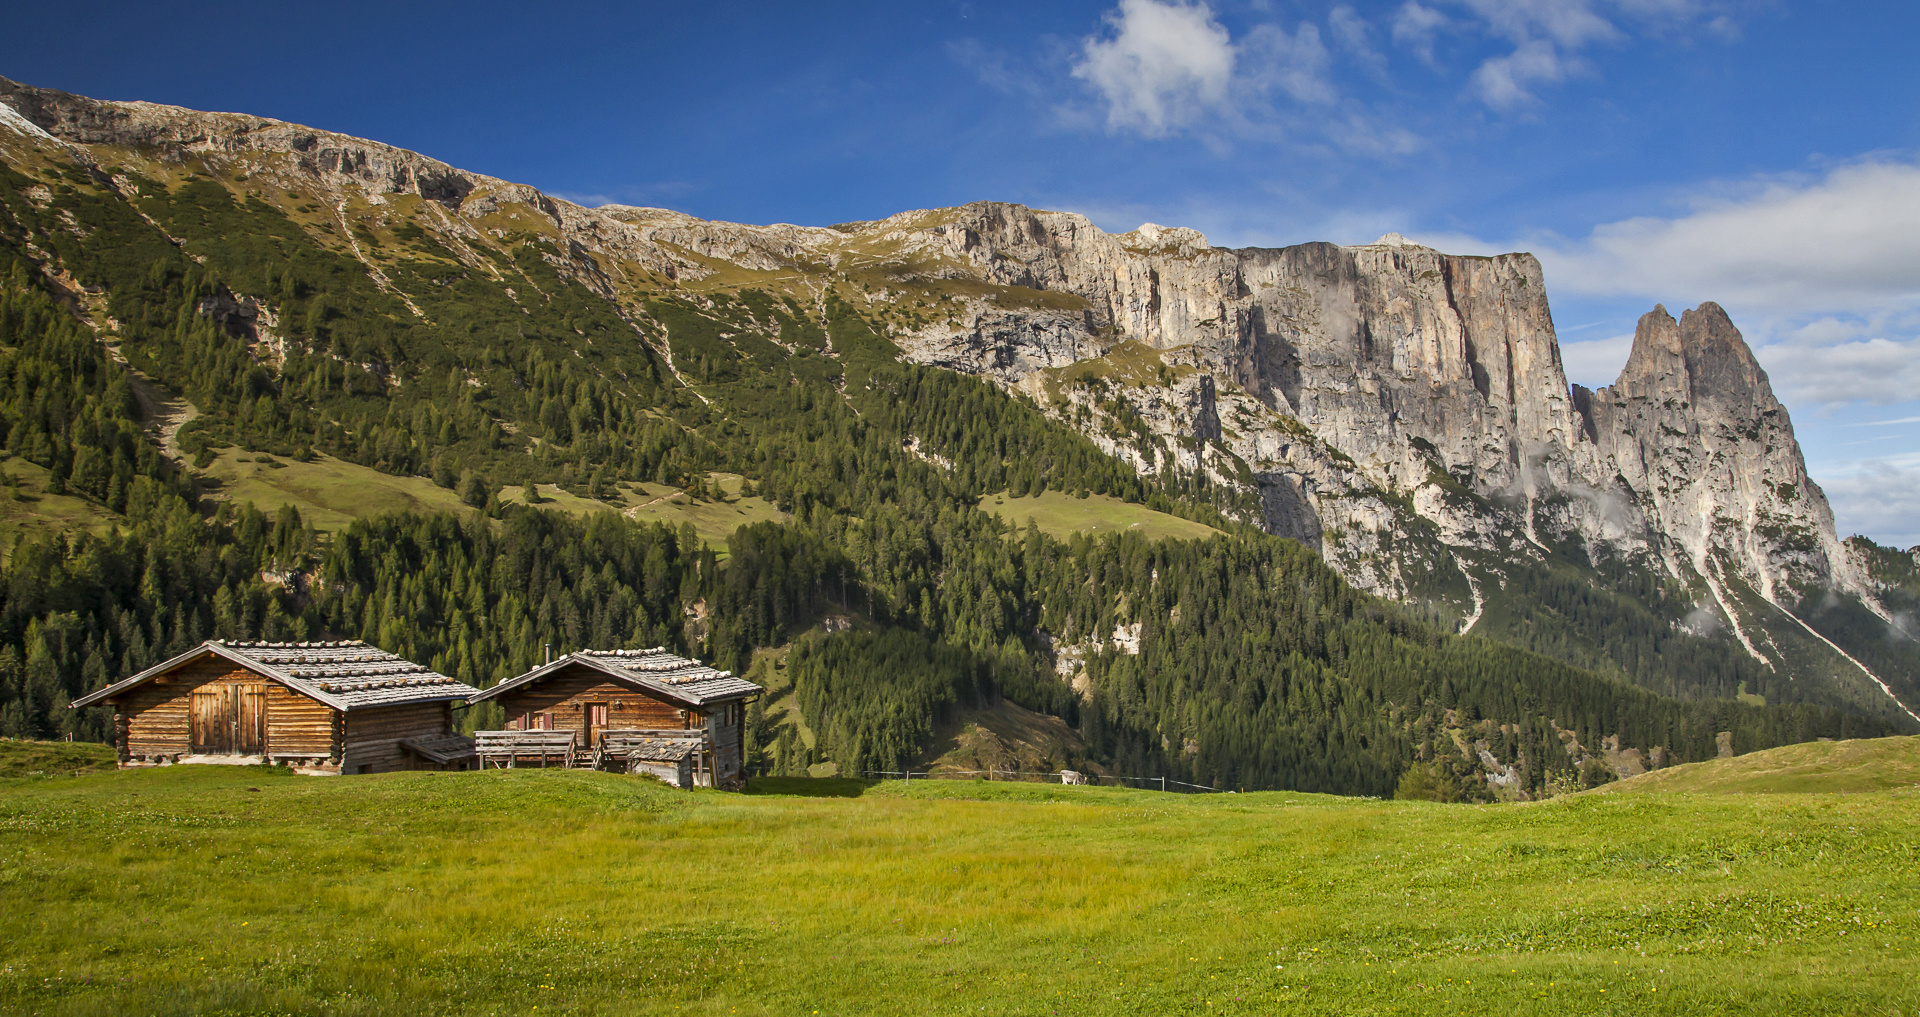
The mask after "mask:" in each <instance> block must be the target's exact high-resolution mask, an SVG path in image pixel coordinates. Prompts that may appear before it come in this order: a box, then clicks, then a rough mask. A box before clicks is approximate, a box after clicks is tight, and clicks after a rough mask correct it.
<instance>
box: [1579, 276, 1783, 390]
mask: <svg viewBox="0 0 1920 1017" xmlns="http://www.w3.org/2000/svg"><path fill="white" fill-rule="evenodd" d="M1614 388H1615V389H1616V390H1617V391H1618V392H1619V394H1620V395H1622V396H1625V397H1636V396H1637V397H1647V398H1674V399H1679V400H1681V401H1683V402H1688V403H1692V402H1700V401H1713V402H1720V403H1725V402H1729V401H1730V402H1732V403H1736V404H1742V405H1745V406H1747V407H1749V408H1751V409H1752V410H1766V409H1772V408H1776V407H1778V405H1779V403H1778V401H1777V400H1775V399H1774V396H1773V386H1772V384H1771V383H1770V382H1769V381H1768V379H1767V372H1766V371H1764V370H1762V369H1761V367H1760V362H1759V361H1758V360H1755V359H1754V356H1753V350H1752V349H1751V348H1750V347H1748V346H1747V341H1746V339H1745V338H1744V337H1743V336H1741V334H1740V330H1739V329H1738V328H1736V327H1734V324H1733V321H1732V319H1730V318H1729V317H1727V312H1726V310H1725V309H1724V308H1722V307H1721V306H1720V305H1719V304H1716V303H1714V302H1713V301H1711V300H1709V301H1706V302H1704V303H1702V304H1701V305H1700V306H1699V307H1696V308H1693V309H1692V310H1688V311H1682V312H1681V313H1680V320H1679V321H1675V320H1674V318H1673V315H1671V314H1669V313H1668V312H1667V309H1666V307H1665V305H1662V304H1655V305H1654V308H1653V310H1651V311H1648V312H1647V313H1646V314H1644V315H1641V316H1640V323H1639V325H1638V327H1636V328H1635V329H1634V334H1633V352H1632V353H1630V354H1629V355H1628V357H1627V364H1626V367H1624V368H1623V369H1622V370H1621V372H1620V378H1619V380H1618V381H1616V382H1615V383H1614Z"/></svg>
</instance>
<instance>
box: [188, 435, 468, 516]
mask: <svg viewBox="0 0 1920 1017" xmlns="http://www.w3.org/2000/svg"><path fill="white" fill-rule="evenodd" d="M261 459H265V460H267V461H266V462H259V461H258V460H261ZM200 474H201V475H202V476H204V477H207V478H208V479H210V480H212V481H215V482H216V483H218V484H219V487H218V488H216V489H215V490H214V491H213V492H212V493H213V495H214V497H216V498H219V499H222V500H231V501H235V502H243V501H250V502H253V503H254V505H256V506H258V507H259V509H260V510H261V511H262V512H266V513H269V514H271V513H272V512H274V511H275V510H277V509H278V508H279V507H280V506H282V505H292V506H293V507H295V508H297V509H299V510H300V516H301V518H303V519H305V520H306V521H307V522H309V523H312V524H313V525H314V526H315V527H316V528H318V529H321V530H328V531H332V530H338V529H342V528H344V527H345V526H346V525H347V524H348V523H350V522H352V521H353V520H355V519H357V518H359V517H361V516H372V515H379V514H381V513H383V512H459V513H463V514H464V513H466V512H470V511H472V510H471V509H469V508H467V506H466V505H465V504H463V503H462V502H461V501H460V497H459V495H456V494H454V493H453V492H452V491H449V490H447V489H446V488H443V487H438V486H436V485H435V484H434V483H433V481H431V480H428V479H426V478H425V477H396V476H392V475H390V474H386V473H381V472H380V471H379V470H375V469H372V468H370V467H366V466H361V465H359V464H357V463H350V462H347V461H345V460H342V459H335V458H333V457H332V456H327V455H316V456H314V458H313V461H312V462H309V463H303V462H298V461H295V460H292V459H288V458H285V457H283V456H269V455H265V454H264V453H261V454H256V453H253V452H241V451H239V450H237V449H232V448H228V449H224V450H222V451H221V452H220V453H219V454H218V457H217V458H215V459H214V461H213V462H212V463H211V464H209V465H208V467H207V468H206V469H205V470H202V471H200Z"/></svg>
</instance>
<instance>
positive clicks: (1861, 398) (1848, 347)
mask: <svg viewBox="0 0 1920 1017" xmlns="http://www.w3.org/2000/svg"><path fill="white" fill-rule="evenodd" d="M1753 352H1754V356H1755V357H1757V358H1758V359H1759V360H1760V363H1761V364H1762V365H1764V366H1765V367H1766V369H1767V375H1768V377H1769V378H1770V379H1771V380H1772V381H1773V387H1774V389H1775V390H1776V391H1777V392H1778V393H1779V394H1780V395H1781V397H1782V398H1784V399H1785V400H1786V401H1787V402H1789V403H1809V404H1815V405H1825V406H1840V405H1845V404H1847V403H1854V402H1865V403H1871V404H1874V405H1878V406H1884V405H1886V404H1888V403H1898V402H1905V401H1907V400H1909V399H1912V398H1913V397H1914V394H1915V393H1916V392H1920V339H1915V338H1900V339H1887V338H1874V339H1866V340H1861V341H1857V342H1845V343H1835V344H1821V343H1817V342H1808V341H1805V340H1795V339H1792V338H1789V339H1787V340H1784V341H1781V342H1768V343H1764V344H1760V345H1757V346H1756V347H1755V348H1754V351H1753Z"/></svg>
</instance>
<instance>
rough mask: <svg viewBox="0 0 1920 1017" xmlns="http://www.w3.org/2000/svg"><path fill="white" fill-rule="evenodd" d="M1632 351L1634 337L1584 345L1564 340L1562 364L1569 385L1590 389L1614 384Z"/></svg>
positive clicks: (1627, 336) (1629, 334)
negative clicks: (1583, 386)
mask: <svg viewBox="0 0 1920 1017" xmlns="http://www.w3.org/2000/svg"><path fill="white" fill-rule="evenodd" d="M1632 350H1633V334H1632V333H1628V334H1626V335H1617V336H1614V337H1612V338H1610V339H1588V340H1586V341H1584V342H1566V341H1564V340H1562V341H1561V343H1560V364H1561V366H1563V367H1565V368H1566V371H1567V380H1568V381H1570V382H1572V383H1574V384H1576V385H1585V386H1587V387H1588V388H1599V387H1601V386H1603V385H1611V384H1613V382H1614V380H1615V379H1616V378H1618V377H1620V368H1621V367H1623V366H1625V365H1626V362H1627V354H1628V353H1630V352H1632Z"/></svg>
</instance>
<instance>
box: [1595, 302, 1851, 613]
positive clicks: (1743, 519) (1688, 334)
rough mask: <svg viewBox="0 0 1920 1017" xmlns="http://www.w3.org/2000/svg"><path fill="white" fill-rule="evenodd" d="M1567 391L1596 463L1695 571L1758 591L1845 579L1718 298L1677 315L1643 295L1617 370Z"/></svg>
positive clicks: (1823, 520) (1794, 453)
mask: <svg viewBox="0 0 1920 1017" xmlns="http://www.w3.org/2000/svg"><path fill="white" fill-rule="evenodd" d="M1574 396H1575V399H1576V400H1577V402H1578V404H1579V410H1580V414H1581V418H1582V422H1583V426H1584V428H1585V430H1586V432H1587V435H1588V437H1589V439H1590V441H1591V442H1592V445H1593V447H1594V450H1595V453H1596V455H1597V463H1596V465H1597V467H1598V468H1599V469H1600V470H1613V471H1615V472H1616V473H1617V475H1618V476H1619V477H1620V478H1621V479H1622V480H1624V481H1625V483H1626V484H1627V485H1628V486H1629V487H1630V488H1632V489H1633V490H1634V491H1636V492H1638V493H1639V494H1640V496H1641V501H1642V504H1643V506H1644V508H1645V509H1646V512H1647V515H1648V517H1649V526H1650V528H1651V529H1652V530H1653V531H1655V532H1657V533H1658V534H1661V535H1663V536H1664V537H1665V538H1666V540H1667V541H1668V542H1669V544H1670V546H1671V547H1672V548H1673V549H1674V550H1675V552H1677V553H1680V554H1683V555H1685V556H1686V558H1687V559H1688V560H1689V561H1690V563H1691V564H1692V566H1693V568H1694V569H1695V570H1696V571H1698V572H1700V573H1701V574H1702V575H1708V576H1714V574H1715V572H1716V571H1717V570H1723V569H1724V570H1729V571H1731V572H1733V573H1735V574H1737V575H1739V576H1740V577H1741V578H1742V579H1744V580H1745V581H1746V582H1747V583H1749V584H1751V585H1752V586H1754V587H1755V588H1756V589H1758V590H1759V591H1760V592H1761V594H1762V595H1763V596H1765V597H1766V598H1767V599H1768V600H1774V599H1777V598H1778V596H1779V594H1780V590H1779V587H1780V586H1781V585H1782V584H1785V583H1792V584H1797V585H1800V586H1824V585H1832V584H1834V583H1835V582H1851V581H1852V579H1853V577H1852V576H1850V575H1848V574H1847V572H1848V570H1847V569H1846V568H1845V566H1844V558H1845V555H1844V553H1843V552H1842V549H1841V547H1840V545H1839V542H1838V541H1837V540H1836V539H1835V535H1834V529H1833V512H1832V510H1831V509H1830V508H1829V507H1828V505H1827V498H1826V495H1825V493H1824V492H1822V491H1821V490H1820V487H1819V485H1817V484H1815V483H1814V482H1813V481H1812V480H1811V479H1810V478H1808V476H1807V468H1806V463H1805V461H1804V460H1803V459H1802V457H1801V454H1800V446H1799V443H1798V442H1796V441H1795V440H1794V437H1793V424H1792V422H1791V421H1790V420H1789V419H1788V415H1787V411H1786V408H1785V407H1783V406H1781V405H1780V403H1779V402H1778V401H1777V400H1776V399H1775V398H1774V395H1773V389H1772V386H1771V385H1770V384H1769V383H1768V381H1767V373H1766V372H1765V371H1764V370H1762V369H1761V368H1760V365H1759V363H1758V362H1756V361H1755V360H1754V358H1753V352H1752V351H1751V350H1749V349H1748V348H1747V344H1746V342H1745V340H1743V339H1742V338H1741V336H1740V332H1739V330H1738V329H1736V328H1734V326H1733V322H1732V321H1730V320H1728V318H1727V314H1726V312H1725V311H1723V310H1722V309H1721V308H1720V306H1719V305H1718V304H1713V303H1706V304H1702V305H1700V307H1699V308H1697V309H1695V310H1691V311H1686V312H1684V313H1683V314H1681V316H1680V320H1679V321H1678V322H1676V321H1674V319H1673V317H1672V316H1671V315H1669V314H1668V313H1667V310H1666V308H1664V307H1655V308H1654V309H1653V311H1652V312H1650V313H1648V314H1647V315H1645V316H1644V317H1642V318H1641V319H1640V325H1639V328H1638V329H1637V330H1636V331H1635V333H1634V340H1633V352H1632V354H1631V355H1630V356H1629V357H1628V360H1627V366H1626V368H1625V369H1624V370H1623V371H1621V373H1620V378H1619V380H1618V381H1616V382H1615V383H1614V384H1613V385H1612V386H1610V387H1608V388H1603V389H1601V390H1600V391H1598V392H1594V393H1587V392H1586V391H1584V390H1582V389H1575V390H1574Z"/></svg>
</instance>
